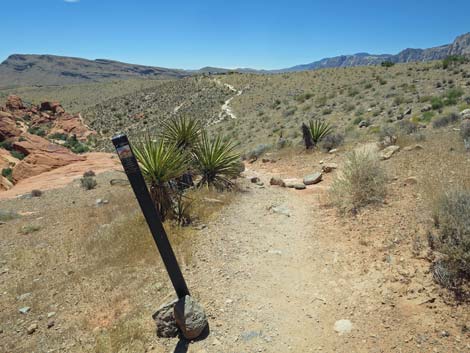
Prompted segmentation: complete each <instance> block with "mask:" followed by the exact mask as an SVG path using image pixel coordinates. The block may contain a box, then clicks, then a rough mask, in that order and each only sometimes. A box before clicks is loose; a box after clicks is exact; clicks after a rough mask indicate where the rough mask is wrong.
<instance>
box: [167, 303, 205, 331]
mask: <svg viewBox="0 0 470 353" xmlns="http://www.w3.org/2000/svg"><path fill="white" fill-rule="evenodd" d="M174 316H175V320H176V324H177V325H178V327H179V329H180V330H181V333H182V334H183V336H184V337H185V338H186V339H188V340H192V339H195V338H197V337H199V336H200V335H201V334H202V332H203V331H204V329H205V328H206V327H207V317H206V314H205V312H204V309H203V308H202V306H201V305H199V304H198V303H197V302H196V301H195V300H194V299H193V298H192V297H191V296H189V295H187V296H185V297H184V298H181V299H180V300H178V302H177V303H176V304H175V306H174Z"/></svg>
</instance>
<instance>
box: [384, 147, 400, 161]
mask: <svg viewBox="0 0 470 353" xmlns="http://www.w3.org/2000/svg"><path fill="white" fill-rule="evenodd" d="M399 150H400V146H397V145H392V146H388V147H386V148H384V149H383V150H382V151H380V153H379V157H380V159H381V160H387V159H390V158H391V157H392V156H393V154H394V153H395V152H398V151H399Z"/></svg>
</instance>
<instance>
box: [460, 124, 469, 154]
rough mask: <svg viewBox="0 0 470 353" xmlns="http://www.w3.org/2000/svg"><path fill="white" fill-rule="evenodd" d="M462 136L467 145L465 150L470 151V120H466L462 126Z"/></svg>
mask: <svg viewBox="0 0 470 353" xmlns="http://www.w3.org/2000/svg"><path fill="white" fill-rule="evenodd" d="M460 136H461V137H462V139H463V142H464V144H465V149H466V150H467V151H470V120H464V121H463V122H462V125H461V126H460Z"/></svg>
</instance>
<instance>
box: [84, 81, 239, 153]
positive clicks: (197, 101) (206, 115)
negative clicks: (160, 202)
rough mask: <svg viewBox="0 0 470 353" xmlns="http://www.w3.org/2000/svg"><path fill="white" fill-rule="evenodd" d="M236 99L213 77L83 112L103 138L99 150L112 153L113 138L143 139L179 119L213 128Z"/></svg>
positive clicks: (153, 89) (165, 86) (167, 86)
mask: <svg viewBox="0 0 470 353" xmlns="http://www.w3.org/2000/svg"><path fill="white" fill-rule="evenodd" d="M232 95H233V92H232V91H231V90H230V89H229V88H228V87H226V86H225V85H223V84H222V83H220V82H218V81H217V80H215V79H213V78H211V77H201V76H198V77H189V78H185V79H182V80H170V81H167V82H162V84H160V85H158V86H155V87H151V88H147V89H143V90H139V91H136V92H133V93H131V94H126V95H123V96H121V97H117V98H113V99H108V100H105V101H103V102H100V103H97V104H96V105H95V106H93V107H90V108H88V109H85V110H84V111H83V118H84V119H85V120H86V121H87V123H88V124H89V125H90V126H91V127H92V128H93V129H94V130H96V131H98V132H99V133H100V135H101V136H102V137H103V139H102V141H99V142H98V143H99V147H103V148H106V149H109V148H112V146H111V144H110V142H109V137H110V136H112V135H114V134H116V133H117V132H125V133H128V134H133V133H135V134H138V135H141V134H142V131H146V130H154V129H156V128H158V124H159V123H160V122H161V121H162V120H165V119H168V118H170V117H172V116H175V115H189V116H191V117H195V118H198V119H200V120H201V121H203V122H204V123H206V124H211V123H212V122H214V121H215V120H217V119H218V117H219V114H220V112H221V107H222V105H223V104H224V102H225V101H226V100H227V99H228V98H230V97H231V96H232Z"/></svg>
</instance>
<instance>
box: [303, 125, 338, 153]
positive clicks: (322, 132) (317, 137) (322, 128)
mask: <svg viewBox="0 0 470 353" xmlns="http://www.w3.org/2000/svg"><path fill="white" fill-rule="evenodd" d="M308 130H309V132H310V136H311V138H312V142H313V147H315V146H316V145H317V144H318V143H319V142H320V141H321V140H322V139H323V138H324V137H325V136H328V135H329V134H331V133H332V132H333V128H332V127H331V125H330V124H328V123H327V122H326V121H324V120H320V119H313V120H310V121H309V122H308ZM307 148H308V147H307Z"/></svg>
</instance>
